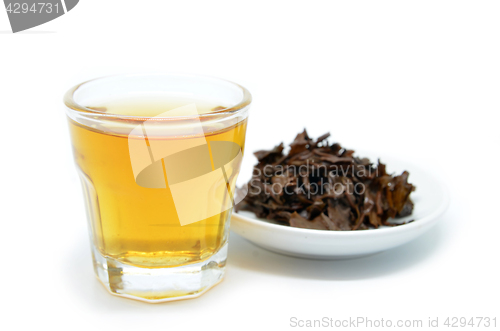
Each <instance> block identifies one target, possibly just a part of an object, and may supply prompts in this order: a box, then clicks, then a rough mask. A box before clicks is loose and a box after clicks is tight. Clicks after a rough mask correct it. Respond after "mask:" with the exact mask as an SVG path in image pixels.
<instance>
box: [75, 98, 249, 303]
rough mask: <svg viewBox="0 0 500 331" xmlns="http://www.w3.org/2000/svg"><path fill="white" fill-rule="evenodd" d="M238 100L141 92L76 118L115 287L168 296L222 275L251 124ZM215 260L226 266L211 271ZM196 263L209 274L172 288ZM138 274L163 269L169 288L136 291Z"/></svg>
mask: <svg viewBox="0 0 500 331" xmlns="http://www.w3.org/2000/svg"><path fill="white" fill-rule="evenodd" d="M231 106H232V105H231V104H227V103H226V104H224V103H222V102H220V101H217V100H211V99H210V98H195V97H193V96H192V95H188V96H185V95H175V94H168V93H162V92H159V93H135V94H126V95H121V96H103V97H100V98H95V99H93V100H90V101H89V103H87V104H84V105H82V108H83V109H84V110H85V111H86V112H89V113H91V115H95V114H97V116H98V119H99V121H95V120H94V118H92V117H91V116H87V117H86V118H85V119H84V120H82V119H81V118H79V117H77V116H71V115H70V116H69V117H70V118H69V125H70V133H71V139H72V144H73V152H74V157H75V162H76V165H77V168H78V170H79V174H80V178H81V181H82V184H83V190H84V196H85V200H86V205H87V213H88V219H89V223H90V231H91V240H92V246H93V255H94V266H95V269H96V273H97V275H98V278H99V279H101V281H103V283H105V285H106V286H107V287H109V289H110V290H111V291H112V292H114V293H116V294H125V295H126V296H131V297H135V298H139V299H145V300H152V301H156V300H166V299H171V298H175V297H185V296H190V295H196V294H198V293H201V292H202V291H203V290H205V289H207V288H209V287H210V286H211V285H213V284H211V283H210V282H214V283H215V282H216V281H218V280H219V279H218V278H220V277H222V274H223V268H224V264H225V257H226V244H227V239H228V228H229V222H230V215H231V211H232V207H233V204H234V201H233V193H234V187H235V181H236V178H237V175H238V172H239V167H240V164H241V158H242V155H243V151H244V145H245V132H246V123H247V120H246V114H244V115H243V116H241V115H242V114H241V113H240V114H239V116H236V117H235V116H234V114H233V113H232V112H233V111H231ZM85 111H82V114H84V115H87V113H86V112H85ZM231 116H232V117H234V118H230V117H231ZM101 118H102V119H101ZM207 265H209V266H211V267H212V268H215V269H222V271H220V270H215V269H214V270H215V273H214V270H209V271H210V272H211V274H210V275H208V276H207V275H206V273H207V271H206V270H207ZM190 267H191V269H193V268H195V269H193V270H195V271H196V270H199V271H198V272H199V273H200V275H199V276H198V277H197V278H196V277H195V278H196V280H195V282H194V283H193V280H189V281H188V283H189V284H188V285H186V286H180V287H179V286H178V288H176V286H175V285H173V284H170V283H172V279H174V278H179V277H183V275H184V274H190V271H186V270H188V269H189V268H190ZM196 268H198V269H196ZM128 270H131V271H128ZM137 270H139V271H137ZM154 270H156V271H154ZM203 270H205V271H203ZM127 272H129V273H130V277H132V278H130V279H129V280H127V279H126V278H127ZM138 272H139V274H141V272H142V275H143V277H144V275H147V274H150V273H151V272H153V273H154V272H156V273H157V275H156V276H155V279H154V282H160V284H159V285H158V284H157V285H155V286H153V288H148V287H151V286H149V285H147V282H146V283H141V281H138V284H136V285H134V286H131V287H130V288H127V286H126V285H124V283H126V282H131V281H132V282H133V281H134V279H135V278H133V277H134V276H133V275H135V274H137V273H138ZM191 273H192V272H191ZM162 274H165V275H167V276H166V277H163V278H162ZM216 274H217V275H216ZM214 275H215V276H214ZM209 276H210V277H215V278H217V279H216V280H214V279H210V277H209ZM189 277H191V278H193V276H192V275H191V276H189ZM103 279H104V280H103ZM162 280H163V281H164V284H162V283H161V282H162Z"/></svg>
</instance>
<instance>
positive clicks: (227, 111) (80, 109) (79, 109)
mask: <svg viewBox="0 0 500 331" xmlns="http://www.w3.org/2000/svg"><path fill="white" fill-rule="evenodd" d="M140 76H142V77H144V76H146V77H147V76H178V77H190V78H209V79H213V80H217V81H220V82H225V83H229V84H231V85H233V86H235V87H237V88H238V89H240V90H241V92H242V93H243V97H242V99H241V100H240V102H238V103H237V104H236V105H234V106H231V107H228V108H223V109H220V110H217V111H214V112H210V113H204V114H198V115H197V116H137V115H121V114H113V113H104V112H101V111H98V110H96V109H92V108H87V107H85V106H82V105H81V104H79V103H78V102H76V101H75V93H76V92H77V91H78V89H79V88H81V87H83V86H85V85H87V84H91V83H93V82H96V81H100V80H104V79H107V78H118V77H140ZM63 102H64V104H65V106H66V107H67V111H70V112H76V113H78V114H80V115H84V116H85V115H87V116H92V117H94V116H99V117H103V118H117V119H124V120H127V119H128V120H155V121H158V120H160V121H161V120H186V119H193V118H212V117H220V116H221V115H228V116H230V115H234V114H237V113H238V112H240V111H242V110H244V109H246V108H247V107H248V106H249V105H250V103H251V102H252V95H251V94H250V92H249V91H248V90H247V89H246V88H245V87H243V86H241V85H240V84H237V83H234V82H232V81H229V80H226V79H222V78H218V77H214V76H209V75H198V74H181V73H161V72H159V73H130V74H114V75H106V76H100V77H97V78H93V79H89V80H86V81H84V82H82V83H80V84H77V85H75V86H73V87H72V88H70V89H69V90H68V91H67V92H66V93H65V94H64V97H63Z"/></svg>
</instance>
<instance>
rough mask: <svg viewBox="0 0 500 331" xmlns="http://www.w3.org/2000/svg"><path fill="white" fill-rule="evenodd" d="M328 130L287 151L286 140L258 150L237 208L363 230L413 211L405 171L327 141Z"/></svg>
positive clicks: (299, 223) (310, 225)
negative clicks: (398, 172)
mask: <svg viewBox="0 0 500 331" xmlns="http://www.w3.org/2000/svg"><path fill="white" fill-rule="evenodd" d="M329 136H330V134H329V133H327V134H324V135H322V136H320V137H319V138H318V139H316V140H313V139H311V138H309V136H308V135H307V132H306V130H304V132H302V133H300V134H298V135H297V137H296V138H295V140H294V141H293V142H292V143H291V144H290V150H289V151H288V154H284V153H283V150H284V146H283V143H281V144H280V145H278V146H276V147H274V148H273V149H271V150H269V151H264V150H263V151H258V152H255V153H254V155H255V156H256V157H257V159H258V160H259V163H258V164H257V165H255V166H254V170H253V176H252V179H251V180H250V182H249V183H248V193H247V195H246V196H245V198H244V199H243V200H242V201H241V202H240V203H239V204H238V205H237V206H236V210H237V211H239V210H247V211H251V212H254V213H255V214H256V216H257V217H259V218H266V219H268V220H274V221H276V222H278V223H279V224H283V225H290V226H292V227H299V228H306V229H319V230H336V231H346V230H363V229H368V228H378V227H379V226H381V225H388V226H392V225H394V224H393V223H390V222H388V219H389V218H396V217H403V216H407V215H410V214H411V213H412V210H413V202H412V201H411V199H410V194H411V192H412V191H414V190H415V187H414V186H413V185H412V184H410V183H408V175H409V173H408V172H407V171H404V172H403V173H402V174H401V175H399V176H393V175H390V174H388V173H387V172H386V167H385V165H384V164H382V163H380V160H379V161H378V164H377V165H374V164H372V163H371V162H370V160H369V159H367V158H359V157H356V156H354V151H353V150H348V149H344V148H342V147H341V146H340V145H339V144H333V145H329V144H328V141H327V138H328V137H329Z"/></svg>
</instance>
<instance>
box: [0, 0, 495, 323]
mask: <svg viewBox="0 0 500 331" xmlns="http://www.w3.org/2000/svg"><path fill="white" fill-rule="evenodd" d="M499 18H500V2H498V1H457V0H454V1H400V0H398V1H345V2H340V1H300V2H299V1H286V2H281V1H255V0H254V1H246V2H243V1H123V0H121V1H118V0H106V1H99V0H83V1H80V3H79V4H78V5H77V6H76V7H75V8H74V9H73V10H72V11H71V12H69V13H68V14H66V15H64V16H62V17H60V18H58V19H56V20H54V21H52V22H49V23H47V24H44V25H41V26H39V27H35V28H33V29H31V30H28V31H26V32H24V33H19V34H11V33H10V32H9V30H10V26H9V23H8V20H7V15H6V13H5V11H4V10H3V9H2V10H0V31H1V32H0V110H1V125H2V129H1V133H2V135H1V137H2V142H1V149H2V153H1V155H2V156H1V159H2V162H1V164H0V167H1V173H2V179H1V188H2V198H1V200H0V201H1V206H2V207H1V215H2V216H1V220H2V223H1V224H2V227H1V232H0V234H1V240H0V245H1V252H2V257H1V262H0V263H1V267H0V268H1V273H0V281H1V282H0V284H1V288H2V290H1V294H0V295H1V301H0V302H1V305H2V307H1V311H2V318H1V319H0V323H1V324H4V325H5V326H8V328H6V330H10V329H30V330H38V329H45V328H47V329H51V330H75V329H76V330H80V329H82V330H83V329H92V330H95V329H98V330H101V329H102V330H104V329H108V330H129V329H134V330H141V329H148V330H178V329H189V330H190V329H193V330H202V329H208V330H210V329H213V330H220V329H223V330H224V329H228V330H229V329H231V330H235V329H238V330H240V329H241V330H256V329H258V328H260V329H264V330H281V329H289V328H290V318H291V317H294V316H295V317H297V318H299V319H319V318H322V317H325V316H326V317H332V318H334V319H345V318H349V317H357V316H362V317H368V318H371V319H380V318H384V319H393V320H397V319H424V321H427V319H428V317H433V318H435V317H439V318H440V321H444V319H445V318H446V317H447V316H456V317H472V316H484V317H487V316H489V317H495V316H496V317H497V325H500V316H499V309H498V308H499V307H500V302H499V294H500V293H499V292H500V291H499V284H500V282H499V279H500V274H499V268H498V267H499V258H498V252H499V241H500V238H499V233H500V217H499V213H498V210H499V200H498V199H499V184H500V183H499V165H500V164H499V161H500V159H499V156H498V145H499V143H500V133H499V131H498V124H499V116H498V113H499V106H500V98H499V88H500V43H499V41H500V39H499V37H500V19H499ZM138 71H175V72H188V73H199V74H207V75H214V76H219V77H221V78H225V79H229V80H232V81H235V82H238V83H240V84H242V85H244V86H245V87H247V88H248V89H249V90H250V91H251V92H252V94H253V97H254V102H253V106H252V109H251V113H250V122H249V128H248V134H247V151H249V152H251V151H254V150H257V149H261V148H268V147H272V146H274V145H275V144H277V143H279V142H281V141H285V142H290V141H291V140H292V139H293V138H294V136H295V134H296V133H297V132H299V131H300V130H302V129H303V128H304V127H307V129H308V131H309V133H310V135H311V136H315V137H316V136H319V135H320V134H322V133H324V132H327V131H330V132H331V133H332V138H331V139H330V141H339V142H341V143H342V144H344V145H345V146H347V147H350V148H354V149H356V148H357V149H363V150H371V151H380V152H381V153H385V154H388V153H390V154H393V155H394V156H397V157H399V158H404V159H407V160H412V162H414V163H415V165H420V166H425V167H426V168H428V169H431V171H434V172H435V173H436V174H440V175H441V178H442V179H443V181H445V182H446V183H447V185H448V187H449V189H450V192H451V198H452V201H451V205H450V208H449V210H448V211H447V213H446V214H445V215H444V216H443V217H442V219H441V220H440V222H439V224H438V225H437V226H436V227H435V228H433V229H432V230H431V231H430V232H428V233H427V234H425V235H424V236H423V237H421V238H419V239H417V240H415V241H413V242H412V243H410V244H407V245H405V246H402V247H400V248H397V249H394V250H392V251H387V252H384V253H381V254H378V255H375V256H372V257H366V258H361V259H357V260H348V261H327V262H325V261H312V260H301V259H295V258H291V257H284V256H280V255H277V254H274V253H270V252H267V251H264V250H262V249H260V248H257V247H255V246H253V245H252V244H250V243H248V242H246V241H245V240H243V239H242V238H241V237H238V236H237V235H234V234H233V235H232V237H231V240H230V254H229V262H228V269H227V274H226V279H225V280H224V281H223V282H222V283H221V284H220V285H218V286H216V287H215V288H214V289H212V290H211V291H209V292H208V293H206V294H205V295H203V296H202V297H200V298H198V299H194V300H185V301H178V302H172V303H166V304H158V305H150V304H146V303H141V302H136V301H132V300H127V299H122V298H118V297H114V296H111V295H110V294H108V293H107V292H106V290H105V289H104V288H103V287H102V286H101V285H100V284H99V283H98V281H97V280H96V279H95V277H94V276H93V271H92V266H91V258H90V252H89V245H88V240H87V227H86V220H85V213H84V207H83V199H82V195H81V192H80V186H79V185H80V184H79V181H78V178H77V175H76V171H75V170H74V165H73V161H72V155H71V145H70V142H69V135H68V129H67V124H66V120H65V115H64V109H63V105H62V95H63V93H64V92H65V91H66V90H67V89H68V88H69V87H71V86H72V85H74V84H76V83H79V82H81V81H83V80H86V79H90V78H94V77H97V76H102V75H107V74H112V73H123V72H138ZM254 162H255V159H254V157H253V156H252V155H251V153H247V155H246V157H245V168H244V169H243V171H247V172H248V171H249V169H250V168H251V165H252V164H253V163H254ZM408 170H410V172H411V169H408ZM410 178H411V177H410ZM416 184H417V186H418V183H416ZM2 329H4V328H3V327H2Z"/></svg>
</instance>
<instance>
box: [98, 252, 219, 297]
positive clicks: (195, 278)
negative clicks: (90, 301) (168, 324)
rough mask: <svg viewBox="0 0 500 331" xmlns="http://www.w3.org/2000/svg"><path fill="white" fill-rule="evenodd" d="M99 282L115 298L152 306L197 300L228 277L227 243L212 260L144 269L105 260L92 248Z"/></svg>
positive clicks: (113, 260)
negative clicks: (141, 302) (158, 303)
mask: <svg viewBox="0 0 500 331" xmlns="http://www.w3.org/2000/svg"><path fill="white" fill-rule="evenodd" d="M92 257H93V260H94V270H95V273H96V275H97V278H99V280H100V281H101V283H102V284H103V285H104V286H105V287H106V288H107V289H108V290H109V291H110V292H111V294H114V295H118V296H122V297H126V298H130V299H136V300H141V301H145V302H150V303H157V302H165V301H172V300H181V299H189V298H196V297H198V296H200V295H202V294H203V293H204V292H206V291H207V290H209V289H210V288H212V287H213V286H215V285H217V284H218V283H219V282H220V281H221V280H222V278H223V277H224V271H225V266H226V258H227V243H226V244H224V246H222V247H221V249H220V250H219V251H218V252H217V253H216V254H214V255H212V256H211V257H210V258H208V259H206V260H204V261H202V262H198V263H193V264H189V265H185V266H181V267H170V268H140V267H136V266H132V265H128V264H124V263H122V262H120V261H118V260H115V259H112V258H109V257H104V256H103V255H101V253H100V252H99V251H98V250H97V249H96V248H95V247H94V246H92Z"/></svg>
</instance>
